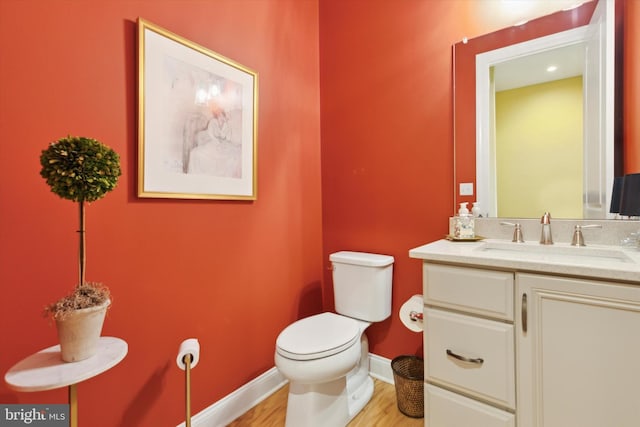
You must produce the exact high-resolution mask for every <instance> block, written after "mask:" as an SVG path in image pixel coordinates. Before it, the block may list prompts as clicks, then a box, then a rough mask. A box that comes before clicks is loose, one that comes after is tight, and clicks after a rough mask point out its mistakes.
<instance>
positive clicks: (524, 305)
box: [520, 294, 527, 334]
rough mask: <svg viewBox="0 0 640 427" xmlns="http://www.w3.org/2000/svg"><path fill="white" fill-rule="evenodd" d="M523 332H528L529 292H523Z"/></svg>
mask: <svg viewBox="0 0 640 427" xmlns="http://www.w3.org/2000/svg"><path fill="white" fill-rule="evenodd" d="M520 314H521V316H522V332H524V333H525V334H526V333H527V294H522V310H521V312H520Z"/></svg>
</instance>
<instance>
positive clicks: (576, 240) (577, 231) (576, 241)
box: [571, 224, 602, 246]
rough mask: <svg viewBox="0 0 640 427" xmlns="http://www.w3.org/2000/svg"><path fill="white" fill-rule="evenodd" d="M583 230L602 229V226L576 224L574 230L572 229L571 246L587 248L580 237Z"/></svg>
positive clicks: (582, 237)
mask: <svg viewBox="0 0 640 427" xmlns="http://www.w3.org/2000/svg"><path fill="white" fill-rule="evenodd" d="M583 228H602V226H601V225H600V224H589V225H579V224H576V226H575V228H574V229H573V239H571V246H587V245H586V243H585V242H584V236H583V235H582V229H583Z"/></svg>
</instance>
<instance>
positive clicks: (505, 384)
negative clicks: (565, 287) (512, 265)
mask: <svg viewBox="0 0 640 427" xmlns="http://www.w3.org/2000/svg"><path fill="white" fill-rule="evenodd" d="M423 273H424V297H425V311H424V322H425V323H424V324H425V333H424V348H425V358H424V360H425V381H426V384H425V425H426V426H428V427H443V426H447V427H458V426H459V427H469V426H478V427H515V415H514V412H515V408H516V393H515V391H516V382H515V343H514V325H513V313H514V311H513V310H514V309H513V305H514V304H513V300H514V274H513V273H512V272H504V271H492V270H484V269H479V268H466V267H458V266H448V265H440V264H435V263H428V262H425V263H424V264H423Z"/></svg>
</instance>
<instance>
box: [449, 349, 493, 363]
mask: <svg viewBox="0 0 640 427" xmlns="http://www.w3.org/2000/svg"><path fill="white" fill-rule="evenodd" d="M447 356H451V357H453V358H454V359H458V360H459V361H461V362H466V363H475V364H476V365H482V364H483V363H484V359H482V358H480V357H476V358H471V357H464V356H460V355H459V354H456V353H454V352H453V351H451V350H449V349H447Z"/></svg>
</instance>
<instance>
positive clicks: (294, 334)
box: [276, 312, 360, 360]
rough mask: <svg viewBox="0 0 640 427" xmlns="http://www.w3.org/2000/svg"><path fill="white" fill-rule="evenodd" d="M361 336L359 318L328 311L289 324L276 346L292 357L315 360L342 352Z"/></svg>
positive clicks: (279, 350) (282, 352) (288, 356)
mask: <svg viewBox="0 0 640 427" xmlns="http://www.w3.org/2000/svg"><path fill="white" fill-rule="evenodd" d="M359 338H360V327H359V324H358V321H356V320H355V319H351V318H349V317H345V316H341V315H339V314H335V313H328V312H327V313H321V314H317V315H315V316H310V317H307V318H304V319H301V320H298V321H297V322H295V323H292V324H291V325H289V326H287V327H286V328H285V329H284V330H283V331H282V332H281V333H280V335H279V336H278V339H277V340H276V347H277V351H278V353H280V355H281V356H283V357H286V358H288V359H293V360H313V359H321V358H324V357H328V356H332V355H334V354H337V353H340V352H341V351H344V350H345V349H347V348H349V347H351V346H352V345H353V344H354V343H356V342H357V341H358V340H359Z"/></svg>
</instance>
